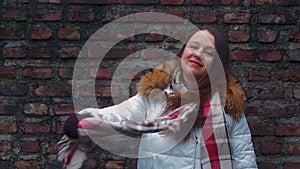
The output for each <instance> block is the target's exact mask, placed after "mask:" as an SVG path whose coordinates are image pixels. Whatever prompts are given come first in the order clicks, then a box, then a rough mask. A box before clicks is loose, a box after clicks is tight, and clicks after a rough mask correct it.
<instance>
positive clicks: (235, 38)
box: [228, 31, 250, 42]
mask: <svg viewBox="0 0 300 169" xmlns="http://www.w3.org/2000/svg"><path fill="white" fill-rule="evenodd" d="M228 39H229V41H230V42H247V41H249V39H250V32H248V31H229V33H228Z"/></svg>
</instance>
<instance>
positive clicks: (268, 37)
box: [257, 31, 278, 42]
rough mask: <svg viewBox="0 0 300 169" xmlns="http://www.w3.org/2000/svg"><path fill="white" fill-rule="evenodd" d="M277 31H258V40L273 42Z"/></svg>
mask: <svg viewBox="0 0 300 169" xmlns="http://www.w3.org/2000/svg"><path fill="white" fill-rule="evenodd" d="M277 34H278V32H277V31H266V32H258V33H257V37H258V42H274V41H275V40H276V38H277Z"/></svg>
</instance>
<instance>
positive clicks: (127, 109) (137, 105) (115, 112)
mask: <svg viewBox="0 0 300 169" xmlns="http://www.w3.org/2000/svg"><path fill="white" fill-rule="evenodd" d="M148 107H149V102H148V100H147V99H146V98H145V97H144V96H142V95H141V94H137V95H135V96H133V97H131V98H129V99H128V100H126V101H123V102H121V103H120V104H117V105H114V106H110V107H106V108H102V109H98V108H86V109H83V110H81V111H80V112H78V114H90V115H91V116H92V118H97V117H99V118H102V119H104V120H107V121H114V122H117V121H126V120H133V121H135V120H145V118H146V116H147V109H148Z"/></svg>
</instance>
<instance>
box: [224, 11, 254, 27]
mask: <svg viewBox="0 0 300 169" xmlns="http://www.w3.org/2000/svg"><path fill="white" fill-rule="evenodd" d="M250 17H251V14H250V13H242V12H237V13H227V14H225V15H224V22H225V23H229V24H237V23H249V22H250Z"/></svg>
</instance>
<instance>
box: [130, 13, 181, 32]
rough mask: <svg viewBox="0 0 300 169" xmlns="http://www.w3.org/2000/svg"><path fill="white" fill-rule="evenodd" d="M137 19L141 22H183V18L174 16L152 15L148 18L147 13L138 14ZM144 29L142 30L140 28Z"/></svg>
mask: <svg viewBox="0 0 300 169" xmlns="http://www.w3.org/2000/svg"><path fill="white" fill-rule="evenodd" d="M135 18H136V20H137V21H139V22H163V23H176V22H182V18H181V17H179V18H177V17H174V16H172V15H155V14H154V15H151V17H150V16H148V15H147V14H145V13H142V12H141V13H136V15H135ZM140 29H142V28H140Z"/></svg>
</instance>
